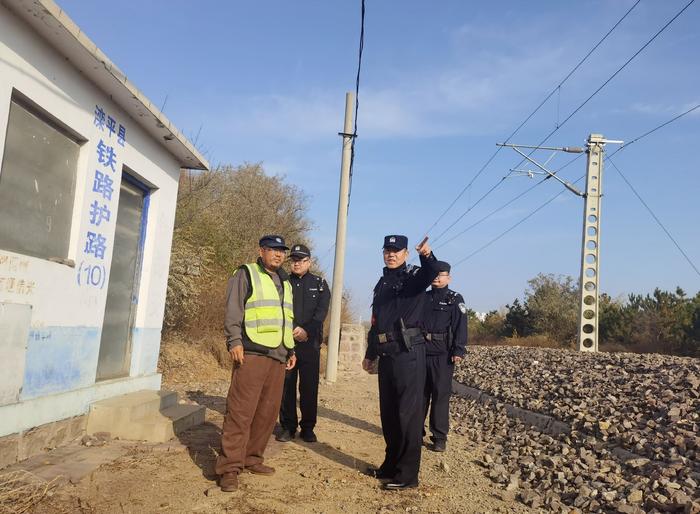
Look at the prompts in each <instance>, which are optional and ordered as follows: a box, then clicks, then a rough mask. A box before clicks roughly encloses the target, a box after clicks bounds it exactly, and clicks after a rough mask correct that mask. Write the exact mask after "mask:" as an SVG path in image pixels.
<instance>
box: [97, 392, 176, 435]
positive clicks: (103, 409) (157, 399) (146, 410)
mask: <svg viewBox="0 0 700 514" xmlns="http://www.w3.org/2000/svg"><path fill="white" fill-rule="evenodd" d="M173 405H177V393H175V392H173V391H153V390H143V391H135V392H133V393H129V394H123V395H120V396H115V397H114V398H108V399H106V400H100V401H99V402H95V403H93V404H91V405H90V416H89V417H88V428H87V430H88V433H89V434H91V433H95V432H109V431H110V430H109V424H110V423H112V419H114V420H124V421H131V420H135V419H140V418H143V417H144V416H148V415H149V414H153V413H154V412H158V411H159V410H162V409H167V408H168V407H172V406H173ZM93 414H94V415H93ZM100 420H103V421H105V422H106V423H105V424H102V425H103V426H100V427H99V428H97V427H95V426H93V427H91V426H90V421H93V424H94V423H95V422H96V421H100Z"/></svg>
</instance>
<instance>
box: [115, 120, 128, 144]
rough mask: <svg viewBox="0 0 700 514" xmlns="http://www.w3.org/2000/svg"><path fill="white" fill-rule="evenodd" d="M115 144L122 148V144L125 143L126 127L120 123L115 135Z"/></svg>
mask: <svg viewBox="0 0 700 514" xmlns="http://www.w3.org/2000/svg"><path fill="white" fill-rule="evenodd" d="M117 143H119V144H120V145H122V146H124V143H126V127H125V126H124V125H122V124H121V123H120V124H119V133H118V134H117Z"/></svg>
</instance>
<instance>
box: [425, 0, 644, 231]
mask: <svg viewBox="0 0 700 514" xmlns="http://www.w3.org/2000/svg"><path fill="white" fill-rule="evenodd" d="M640 2H641V0H637V1H636V2H635V3H634V4H633V5H632V7H630V8H629V9H628V10H627V11H626V12H625V14H623V15H622V17H621V18H620V19H619V20H617V22H616V23H615V24H614V25H613V26H612V27H611V28H610V30H608V32H606V33H605V35H604V36H603V37H602V38H600V39H599V40H598V42H597V43H596V44H595V45H593V47H592V48H591V49H590V50H589V51H588V53H587V54H586V55H584V56H583V58H581V59H580V60H579V61H578V62H577V63H576V65H575V66H574V67H573V68H571V70H569V73H567V74H566V76H565V77H564V78H563V79H562V80H561V81H560V82H559V84H557V85H556V86H555V87H554V88H553V89H552V90H551V91H550V92H549V94H548V95H547V96H545V98H544V99H543V100H542V101H541V102H540V103H539V105H537V107H535V109H534V110H533V111H532V112H531V113H530V114H528V115H527V116H526V117H525V119H524V120H523V121H522V122H521V123H520V124H519V125H518V126H517V128H516V129H515V130H513V132H511V133H510V135H509V136H508V137H507V138H506V140H505V143H508V142H509V141H510V140H511V138H513V137H514V136H515V135H516V134H517V133H518V132H520V129H521V128H523V127H524V126H525V124H526V123H527V122H528V121H530V119H531V118H532V117H533V116H534V115H535V114H537V113H538V112H539V110H540V109H541V108H542V107H543V106H544V104H546V103H547V101H548V100H549V99H550V98H551V97H552V96H553V95H554V94H555V93H556V92H558V91H561V87H562V86H563V85H564V84H565V83H566V82H567V81H568V80H569V78H571V76H572V75H573V74H574V73H575V72H576V70H578V69H579V68H580V67H581V66H582V65H583V63H584V62H586V61H587V60H588V58H589V57H590V56H591V55H592V54H593V52H595V51H596V50H597V49H598V47H599V46H600V45H601V44H603V42H604V41H605V40H606V39H607V38H608V36H610V34H612V33H613V31H614V30H615V29H616V28H617V27H618V26H619V25H620V24H621V23H622V22H623V21H624V20H625V18H627V16H628V15H629V14H630V13H631V12H632V11H633V10H634V8H635V7H637V5H638V4H639V3H640ZM502 148H503V147H501V146H499V147H498V148H497V149H496V150H495V151H494V152H493V154H491V156H490V157H489V158H488V159H487V160H486V162H485V163H484V164H483V165H482V166H481V168H479V170H478V171H477V172H476V174H475V175H474V177H472V179H471V180H470V181H469V183H468V184H467V185H466V186H464V187H463V188H462V190H461V191H460V192H459V193H458V194H457V196H456V197H455V198H454V200H452V202H451V203H450V205H448V206H447V208H446V209H445V210H444V211H443V212H442V213H441V214H440V215H439V216H438V218H437V219H436V220H435V221H434V222H433V224H432V225H431V226H430V227H429V228H428V229H427V230H426V231H425V233H426V234H428V233H430V231H431V230H433V229H434V228H435V226H436V225H437V224H438V223H439V222H440V221H441V220H442V218H443V217H444V216H445V214H447V213H448V212H449V210H450V209H451V208H452V207H453V206H454V205H455V203H457V201H458V200H459V199H460V198H461V197H462V195H464V193H465V192H466V191H467V189H469V187H470V186H471V185H472V184H473V183H474V181H475V180H476V179H477V178H478V177H479V175H481V174H482V173H483V171H484V170H485V169H486V168H487V167H488V165H489V164H491V162H492V161H493V159H494V158H495V157H496V156H497V155H498V153H499V152H500V151H501V150H502Z"/></svg>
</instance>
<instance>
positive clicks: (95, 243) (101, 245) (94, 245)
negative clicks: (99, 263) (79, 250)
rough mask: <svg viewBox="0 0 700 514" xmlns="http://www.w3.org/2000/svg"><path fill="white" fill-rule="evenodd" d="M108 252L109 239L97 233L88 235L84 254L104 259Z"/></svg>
mask: <svg viewBox="0 0 700 514" xmlns="http://www.w3.org/2000/svg"><path fill="white" fill-rule="evenodd" d="M106 250H107V239H106V238H105V237H104V236H103V235H102V234H97V233H95V232H88V233H87V241H86V242H85V250H83V253H86V254H88V255H91V254H92V255H94V256H95V257H96V258H98V259H104V258H105V251H106Z"/></svg>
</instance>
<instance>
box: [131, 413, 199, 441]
mask: <svg viewBox="0 0 700 514" xmlns="http://www.w3.org/2000/svg"><path fill="white" fill-rule="evenodd" d="M205 412H206V408H205V407H204V406H203V405H185V404H181V405H175V406H173V407H168V408H167V409H163V410H162V411H160V412H159V413H157V414H153V415H149V416H146V417H144V418H142V419H140V420H137V421H135V422H133V423H132V424H131V425H130V427H129V438H130V439H138V440H141V441H150V442H154V443H162V442H165V441H169V440H170V439H172V438H174V437H176V436H177V435H178V434H180V433H182V432H184V431H185V430H187V429H188V428H191V427H193V426H196V425H201V424H202V423H204V414H205ZM125 437H126V436H125Z"/></svg>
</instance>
